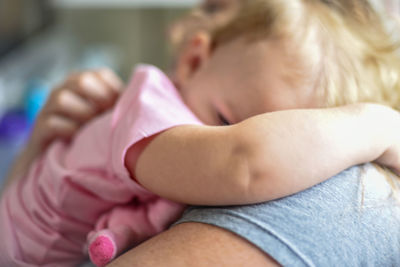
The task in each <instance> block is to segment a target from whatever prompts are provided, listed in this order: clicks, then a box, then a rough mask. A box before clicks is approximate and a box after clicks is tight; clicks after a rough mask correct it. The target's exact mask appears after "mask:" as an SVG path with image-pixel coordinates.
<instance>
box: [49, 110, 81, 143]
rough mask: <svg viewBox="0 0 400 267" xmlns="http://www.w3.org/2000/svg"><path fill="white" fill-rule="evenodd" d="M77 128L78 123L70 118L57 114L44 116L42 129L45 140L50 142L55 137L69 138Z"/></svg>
mask: <svg viewBox="0 0 400 267" xmlns="http://www.w3.org/2000/svg"><path fill="white" fill-rule="evenodd" d="M78 129H79V124H78V123H77V122H76V121H74V120H71V119H68V118H66V117H63V116H59V115H55V114H52V115H49V116H48V117H45V122H44V128H43V130H45V131H43V132H44V134H45V136H44V138H43V140H45V142H47V143H48V142H51V141H53V140H54V139H56V138H61V139H70V138H71V137H73V136H74V135H75V133H76V132H77V131H78Z"/></svg>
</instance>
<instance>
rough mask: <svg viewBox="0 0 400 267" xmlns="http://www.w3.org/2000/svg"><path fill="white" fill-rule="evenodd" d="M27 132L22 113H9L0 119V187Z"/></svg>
mask: <svg viewBox="0 0 400 267" xmlns="http://www.w3.org/2000/svg"><path fill="white" fill-rule="evenodd" d="M29 132H30V129H29V123H28V120H27V118H26V115H25V112H23V111H20V110H14V111H9V112H7V113H6V114H4V116H3V117H2V118H0V186H1V184H2V183H3V180H4V178H5V177H6V174H7V172H8V169H9V168H10V166H11V164H12V162H13V161H14V159H15V157H16V156H17V154H18V153H19V151H20V150H21V148H22V147H23V145H24V144H25V141H26V139H27V137H28V136H29Z"/></svg>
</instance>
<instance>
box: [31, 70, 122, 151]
mask: <svg viewBox="0 0 400 267" xmlns="http://www.w3.org/2000/svg"><path fill="white" fill-rule="evenodd" d="M122 86H123V83H122V82H121V80H120V79H119V78H118V76H117V75H116V74H114V72H112V71H111V70H109V69H101V70H96V71H85V72H81V73H77V74H73V75H71V76H69V77H67V79H66V80H65V81H64V82H63V83H62V84H61V85H60V86H58V87H57V88H56V89H55V90H54V91H53V92H52V93H51V95H50V97H49V99H48V101H47V103H46V104H45V106H44V108H43V109H42V111H41V112H40V114H39V116H38V118H37V121H36V124H35V127H34V130H33V133H32V136H31V139H30V141H29V143H28V146H29V147H31V148H32V149H34V150H36V151H38V152H41V151H43V150H44V149H45V148H46V147H47V145H48V144H49V143H51V142H52V141H53V140H54V139H57V138H61V139H69V138H71V137H72V136H73V135H74V134H75V133H76V131H77V130H78V129H79V128H80V127H81V126H82V125H84V124H85V123H87V122H88V121H89V120H90V119H92V118H93V117H95V116H97V115H99V114H100V113H102V112H104V111H106V110H108V109H110V108H111V107H112V106H113V105H114V104H115V102H116V100H117V98H118V96H119V94H120V92H121V91H122Z"/></svg>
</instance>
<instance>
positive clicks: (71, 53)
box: [0, 0, 199, 181]
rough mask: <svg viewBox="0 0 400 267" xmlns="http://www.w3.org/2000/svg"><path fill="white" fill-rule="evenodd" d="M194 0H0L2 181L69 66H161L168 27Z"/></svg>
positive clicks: (122, 71)
mask: <svg viewBox="0 0 400 267" xmlns="http://www.w3.org/2000/svg"><path fill="white" fill-rule="evenodd" d="M198 2H199V1H197V0H0V181H1V179H2V178H4V176H5V174H6V172H7V170H8V168H9V167H10V164H11V163H12V161H13V159H14V157H15V156H16V154H17V153H18V151H19V150H20V148H21V146H22V145H23V144H24V142H25V140H26V138H27V137H28V136H29V132H30V129H31V128H32V124H33V123H34V120H35V117H36V115H37V113H38V111H39V110H40V108H41V106H42V105H43V103H44V102H45V100H46V97H47V95H48V94H49V91H50V90H51V89H52V88H54V87H55V86H56V85H57V84H58V83H60V82H61V81H62V80H63V79H64V78H65V76H66V75H67V74H68V73H70V72H71V71H79V70H83V69H91V68H97V67H103V66H107V67H110V68H112V69H113V70H114V71H116V72H117V73H118V74H119V75H120V76H121V77H122V78H123V79H124V80H127V79H128V78H129V75H130V73H131V71H132V68H133V66H134V65H135V64H137V63H150V64H154V65H157V66H159V67H161V68H163V69H166V68H167V66H168V64H169V57H170V56H169V53H168V51H169V48H168V44H167V42H166V32H167V27H168V25H169V23H170V22H171V21H173V20H174V19H175V18H177V17H178V16H180V15H181V14H182V13H184V12H186V11H187V9H188V8H191V7H193V6H194V5H196V4H197V3H198Z"/></svg>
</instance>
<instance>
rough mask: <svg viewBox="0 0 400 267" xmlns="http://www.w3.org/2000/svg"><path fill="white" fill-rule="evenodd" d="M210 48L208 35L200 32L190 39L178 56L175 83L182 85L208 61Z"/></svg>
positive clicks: (210, 41) (210, 43) (210, 42)
mask: <svg viewBox="0 0 400 267" xmlns="http://www.w3.org/2000/svg"><path fill="white" fill-rule="evenodd" d="M212 48H213V47H212V40H211V36H210V34H209V33H207V32H205V31H200V32H197V33H195V34H194V35H193V36H192V37H190V38H189V39H188V41H187V42H186V43H185V45H183V49H182V50H181V52H180V54H179V55H178V61H177V65H176V69H175V82H176V83H177V84H178V85H180V86H182V85H184V84H185V83H186V82H187V81H188V80H189V79H190V78H191V77H192V76H193V75H194V74H195V73H196V72H197V71H198V70H199V69H200V68H201V67H202V66H203V65H204V64H205V63H206V62H207V61H208V59H209V58H210V56H211V52H212Z"/></svg>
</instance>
